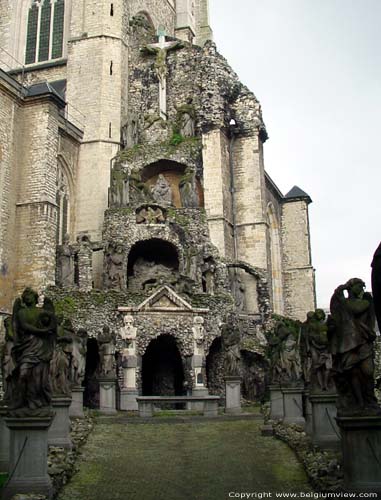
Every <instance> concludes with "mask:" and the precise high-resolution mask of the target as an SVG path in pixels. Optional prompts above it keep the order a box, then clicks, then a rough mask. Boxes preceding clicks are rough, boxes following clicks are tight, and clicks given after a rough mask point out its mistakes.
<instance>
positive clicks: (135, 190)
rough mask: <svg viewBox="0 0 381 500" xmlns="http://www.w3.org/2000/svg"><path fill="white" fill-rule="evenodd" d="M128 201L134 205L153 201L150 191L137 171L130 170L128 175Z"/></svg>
mask: <svg viewBox="0 0 381 500" xmlns="http://www.w3.org/2000/svg"><path fill="white" fill-rule="evenodd" d="M129 201H130V202H132V203H135V204H137V203H149V202H151V201H153V198H152V194H151V190H150V189H149V187H148V186H146V184H145V183H144V182H143V180H142V174H141V172H140V170H138V169H132V170H131V172H130V174H129Z"/></svg>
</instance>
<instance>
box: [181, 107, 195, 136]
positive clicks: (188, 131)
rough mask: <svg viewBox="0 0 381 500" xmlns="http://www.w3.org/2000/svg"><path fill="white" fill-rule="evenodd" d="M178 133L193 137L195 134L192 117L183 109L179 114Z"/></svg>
mask: <svg viewBox="0 0 381 500" xmlns="http://www.w3.org/2000/svg"><path fill="white" fill-rule="evenodd" d="M180 134H181V135H182V136H183V137H194V135H195V130H194V118H193V116H192V115H191V114H190V113H188V112H187V111H185V112H184V113H182V115H181V127H180Z"/></svg>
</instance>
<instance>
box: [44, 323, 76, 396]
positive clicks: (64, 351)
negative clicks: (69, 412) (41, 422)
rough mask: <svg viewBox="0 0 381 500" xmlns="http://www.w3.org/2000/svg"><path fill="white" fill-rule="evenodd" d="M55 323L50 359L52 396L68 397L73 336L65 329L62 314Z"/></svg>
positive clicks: (69, 393) (69, 392)
mask: <svg viewBox="0 0 381 500" xmlns="http://www.w3.org/2000/svg"><path fill="white" fill-rule="evenodd" d="M57 324H58V326H57V341H56V347H55V350H54V353H53V357H52V359H51V361H50V370H49V373H50V380H51V385H52V391H53V395H54V396H66V397H70V395H71V381H70V367H71V363H72V346H73V337H72V336H71V334H70V332H67V331H65V327H64V319H63V317H62V316H61V317H59V316H57ZM67 333H69V334H67Z"/></svg>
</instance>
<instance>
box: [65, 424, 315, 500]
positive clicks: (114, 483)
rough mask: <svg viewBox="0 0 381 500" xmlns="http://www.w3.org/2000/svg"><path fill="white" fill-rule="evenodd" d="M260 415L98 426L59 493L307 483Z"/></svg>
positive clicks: (165, 499)
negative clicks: (264, 432)
mask: <svg viewBox="0 0 381 500" xmlns="http://www.w3.org/2000/svg"><path fill="white" fill-rule="evenodd" d="M260 426H261V422H260V421H255V420H242V421H230V422H229V421H223V422H221V421H220V422H218V421H208V422H205V423H204V422H200V421H197V422H194V423H186V424H180V423H179V424H177V423H176V424H175V423H174V424H167V423H157V424H140V425H134V424H125V425H124V424H115V423H111V422H110V423H107V422H106V421H105V422H101V423H98V424H97V425H96V426H95V429H94V431H93V433H92V434H91V435H90V437H89V440H88V442H87V444H86V445H85V446H84V447H83V449H82V453H83V456H82V458H81V463H80V471H79V473H78V474H77V475H75V476H74V477H73V479H72V481H71V482H70V483H69V485H67V486H66V488H65V489H64V491H63V492H62V493H61V495H60V496H59V500H74V499H76V500H182V499H184V500H185V499H186V500H196V499H200V500H201V499H203V500H222V499H225V498H226V499H228V498H229V492H276V491H287V492H299V491H311V488H310V487H309V486H308V484H307V479H306V475H305V473H304V471H303V468H302V466H301V465H300V464H299V463H298V461H297V459H296V457H295V455H294V454H293V453H292V452H291V451H290V449H289V448H288V447H287V446H286V445H285V444H283V443H282V442H280V441H277V440H275V439H274V438H271V437H263V436H261V435H260Z"/></svg>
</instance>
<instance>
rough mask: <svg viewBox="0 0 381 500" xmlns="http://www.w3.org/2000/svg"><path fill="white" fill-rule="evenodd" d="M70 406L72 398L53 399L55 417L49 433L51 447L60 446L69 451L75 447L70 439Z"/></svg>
mask: <svg viewBox="0 0 381 500" xmlns="http://www.w3.org/2000/svg"><path fill="white" fill-rule="evenodd" d="M70 405H71V398H68V397H66V396H63V397H53V398H52V406H53V409H54V411H55V416H54V418H53V422H52V425H51V426H50V429H49V432H48V445H49V446H60V447H62V448H69V449H71V448H72V447H73V443H72V442H71V439H70V417H69V407H70Z"/></svg>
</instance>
